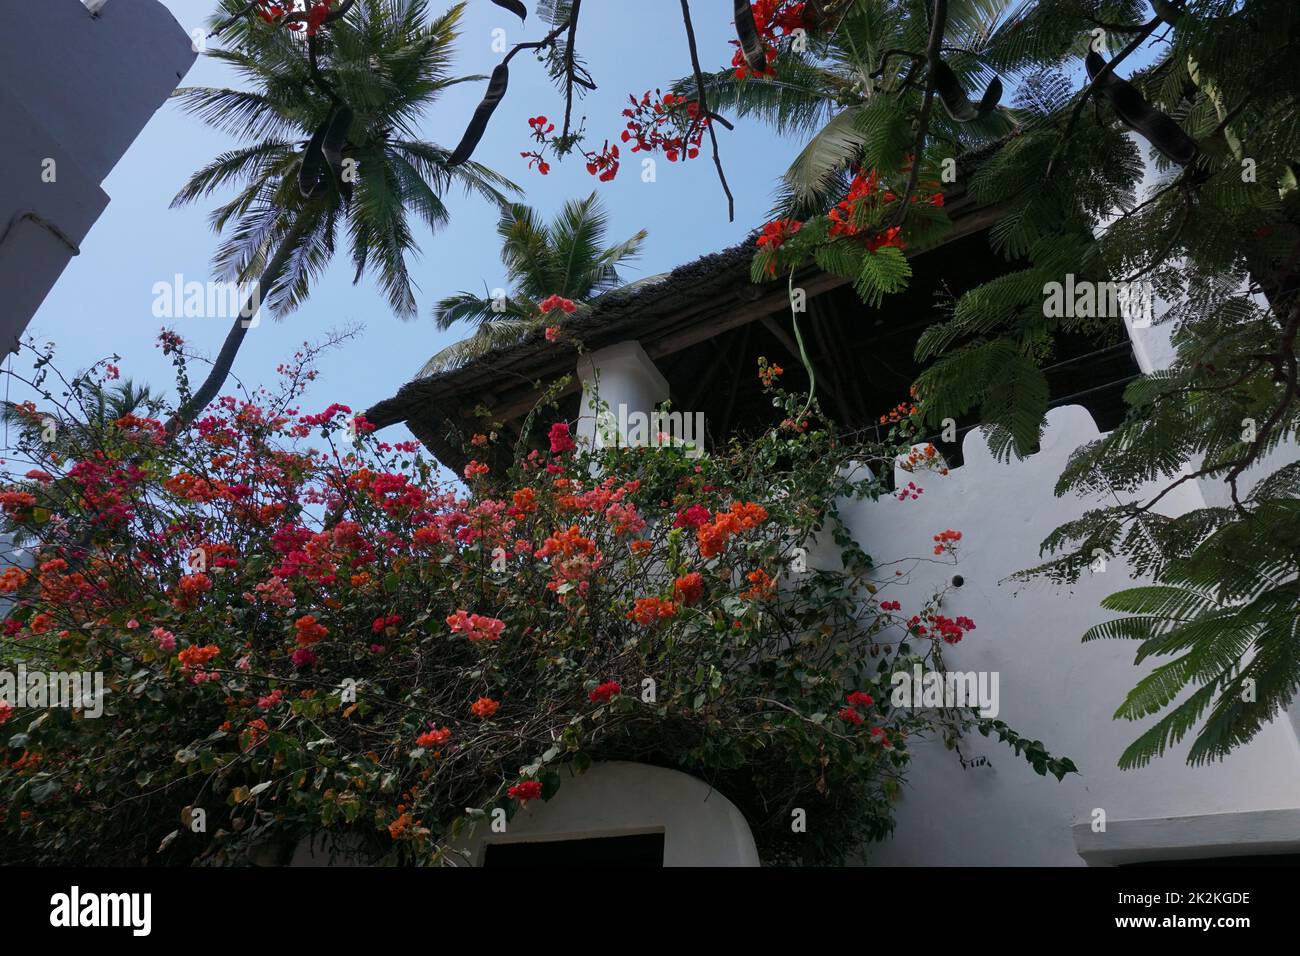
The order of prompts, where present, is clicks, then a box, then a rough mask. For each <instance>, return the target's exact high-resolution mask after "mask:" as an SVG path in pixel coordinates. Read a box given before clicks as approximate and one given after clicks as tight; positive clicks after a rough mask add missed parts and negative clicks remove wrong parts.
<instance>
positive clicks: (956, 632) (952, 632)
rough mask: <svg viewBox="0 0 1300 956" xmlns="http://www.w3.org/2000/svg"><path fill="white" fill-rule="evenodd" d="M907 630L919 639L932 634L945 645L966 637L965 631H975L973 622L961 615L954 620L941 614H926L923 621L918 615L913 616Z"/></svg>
mask: <svg viewBox="0 0 1300 956" xmlns="http://www.w3.org/2000/svg"><path fill="white" fill-rule="evenodd" d="M907 628H908V630H909V631H910V632H911V633H913V634H916V635H918V636H920V637H925V636H927V635H930V634H933V635H934V636H936V637H941V638H943V640H944V642H945V643H948V644H956V643H958V642H959V641H960V640H961V639H962V638H963V637H965V636H966V632H967V631H973V630H975V622H974V621H972V620H971V619H970V618H968V617H966V616H965V615H962V614H959V615H957V617H955V618H948V617H944V616H943V615H942V614H928V615H926V617H925V620H924V621H922V619H921V616H920V615H919V614H914V615H912V617H911V619H910V620H908V622H907Z"/></svg>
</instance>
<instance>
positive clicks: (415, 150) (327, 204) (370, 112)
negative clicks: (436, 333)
mask: <svg viewBox="0 0 1300 956" xmlns="http://www.w3.org/2000/svg"><path fill="white" fill-rule="evenodd" d="M247 7H248V4H247V3H246V2H244V0H222V2H221V7H220V9H219V10H218V12H217V13H216V14H215V15H214V16H213V18H212V24H213V26H214V27H215V26H216V25H217V24H219V23H222V22H223V21H228V20H229V22H228V23H227V25H226V27H225V29H224V31H223V32H222V35H221V37H222V43H223V46H221V47H216V48H213V49H210V50H208V52H207V55H208V56H210V57H212V58H214V59H216V60H219V61H221V62H222V63H224V64H226V65H227V66H228V67H230V68H231V69H232V70H233V71H234V72H235V73H236V74H237V75H238V76H239V77H240V78H241V79H243V80H245V81H246V82H247V84H248V88H247V89H220V88H208V87H182V88H181V89H178V90H176V92H175V93H174V94H173V96H174V97H175V98H176V100H177V101H178V103H179V104H180V106H181V108H182V109H184V110H185V111H186V112H189V113H192V114H194V115H195V116H197V117H198V118H199V119H201V120H203V122H205V123H207V124H208V125H209V126H212V127H214V128H216V129H218V130H221V131H222V132H226V133H229V134H231V135H233V136H236V137H238V138H239V139H240V140H242V141H243V142H244V143H245V144H246V145H242V146H240V147H238V148H236V149H232V150H229V151H227V152H225V153H222V154H221V155H219V156H218V157H217V158H216V159H214V160H213V161H212V162H211V163H209V164H208V165H207V166H205V167H203V168H202V169H200V170H198V171H197V172H195V173H194V174H193V175H191V176H190V178H189V180H188V181H187V182H186V183H185V185H184V186H183V187H182V188H181V190H180V192H179V193H177V195H176V197H175V199H174V200H173V201H172V204H173V205H175V206H180V205H186V204H188V203H191V202H194V201H196V200H198V199H200V198H205V197H207V196H210V195H212V194H214V193H216V192H218V191H219V190H224V189H227V188H234V189H235V190H236V194H235V196H234V197H233V198H232V199H230V200H229V201H227V202H225V203H223V204H222V205H220V206H218V207H217V208H216V209H214V210H213V211H212V214H211V216H210V222H211V224H212V226H213V228H214V229H215V230H216V231H218V232H226V233H227V235H226V237H225V238H224V239H223V241H222V243H221V245H220V246H219V247H218V249H217V252H216V254H215V256H214V264H215V265H216V267H217V270H218V272H219V274H220V275H222V276H223V277H226V278H230V279H241V280H243V281H249V280H251V279H254V278H256V277H257V276H259V275H260V274H262V272H263V271H264V270H266V269H267V266H268V264H269V263H271V262H272V261H274V260H275V259H276V258H277V256H276V252H277V251H278V250H280V249H281V247H282V244H284V243H287V244H288V252H289V257H288V260H287V264H286V265H285V267H284V268H283V270H282V271H281V272H280V274H277V275H269V276H267V277H266V278H265V280H264V281H265V282H266V284H267V285H268V286H269V288H267V289H265V290H264V293H263V295H262V300H263V301H264V302H266V303H267V304H268V305H269V306H270V307H271V309H272V310H274V311H275V312H276V313H278V314H286V313H288V312H290V311H292V310H294V309H296V308H297V307H298V306H300V305H301V304H302V303H303V302H304V301H306V299H307V297H308V295H309V294H310V290H311V286H312V284H313V282H314V281H315V280H316V279H317V278H318V277H319V276H320V274H321V273H322V272H323V271H324V269H325V267H326V266H327V265H328V264H329V262H330V261H331V260H332V259H333V257H334V253H335V250H336V249H337V248H338V247H339V246H341V245H343V244H345V243H346V245H347V247H348V251H349V254H350V257H351V260H352V265H353V268H354V269H355V272H356V281H360V279H361V276H362V275H363V274H364V273H366V272H370V273H372V275H373V276H374V278H375V280H376V282H377V283H378V285H379V287H380V288H381V289H382V290H383V292H384V294H385V297H386V298H387V300H388V303H389V306H390V307H391V308H392V310H393V312H394V313H395V314H396V315H398V316H399V317H401V318H411V317H413V316H414V314H415V295H414V291H413V284H412V281H411V276H410V271H409V268H408V259H409V257H410V256H411V255H412V254H414V253H415V252H416V251H417V244H416V240H415V235H414V232H413V230H412V228H411V225H410V222H409V219H410V215H411V214H412V213H414V214H415V215H416V216H417V217H418V218H419V219H420V220H421V221H423V222H424V224H425V225H426V226H427V227H428V228H429V229H431V230H438V229H440V228H441V227H442V226H443V225H445V224H446V222H447V220H448V218H449V214H448V211H447V209H446V207H445V205H444V204H443V200H442V197H443V196H445V195H446V194H447V193H448V192H449V191H450V190H451V189H452V188H461V189H464V190H466V191H468V192H474V193H477V194H478V195H480V196H482V197H483V198H485V199H487V200H488V201H489V202H491V203H493V204H500V203H502V202H504V201H505V195H504V193H503V190H514V189H516V187H515V186H514V184H513V183H511V182H509V181H508V180H506V179H504V178H502V177H501V176H499V175H497V174H496V173H494V172H492V171H491V170H490V169H488V168H487V167H485V166H481V165H479V164H477V163H465V164H464V165H461V166H457V167H448V166H447V158H448V156H449V155H450V153H449V151H448V150H446V149H444V148H443V147H441V146H438V145H435V144H432V143H426V142H423V141H420V140H417V139H414V138H413V135H414V134H413V132H412V130H413V127H414V125H415V123H416V121H417V120H418V119H419V118H420V117H421V116H423V114H424V112H425V111H426V110H427V109H428V107H429V106H430V105H431V104H432V103H433V102H434V101H435V100H436V99H437V98H438V97H439V96H440V95H441V94H442V92H443V91H444V90H446V89H447V88H448V87H450V86H452V85H454V84H456V83H459V82H463V81H464V80H477V79H481V77H465V78H462V79H456V78H452V77H450V76H449V75H448V70H449V67H450V65H451V52H452V43H453V41H454V40H455V38H456V28H457V26H458V25H459V22H460V16H461V13H462V10H463V4H459V5H455V6H453V7H451V8H450V9H449V10H448V11H446V12H445V13H443V14H442V15H440V16H436V17H431V15H430V12H429V4H428V2H427V0H400V2H390V0H357V3H356V4H355V5H354V6H353V7H352V8H351V10H350V11H349V13H348V14H347V16H346V17H344V18H343V19H341V20H339V21H336V22H333V23H331V24H330V25H329V27H328V28H327V29H323V30H322V31H321V33H320V34H319V36H318V37H317V38H315V39H314V40H313V44H314V46H318V47H319V50H320V53H319V57H318V60H319V71H320V76H319V78H318V77H316V76H314V75H313V71H312V61H311V58H310V57H309V56H308V54H307V48H306V45H305V44H304V43H303V42H302V40H301V39H300V38H298V37H296V36H294V35H293V34H292V33H290V32H289V31H288V30H286V29H282V28H277V27H274V26H272V25H270V24H267V23H264V22H263V21H262V20H261V19H259V18H258V17H256V16H254V15H252V14H248V13H247V10H246V8H247ZM241 12H242V13H244V14H246V15H243V16H237V14H240V13H241ZM232 18H233V19H232ZM327 90H329V91H332V92H330V93H327ZM335 99H337V100H338V101H341V102H342V103H345V104H347V105H348V106H349V107H350V108H351V109H352V110H353V113H354V118H353V121H352V124H351V127H350V129H349V130H348V134H347V141H346V143H345V145H344V148H343V151H342V156H343V160H344V162H345V163H346V162H353V163H355V165H354V166H351V167H350V168H352V169H353V170H355V184H354V185H353V188H351V189H343V188H338V187H337V186H335V185H331V187H330V188H329V189H328V190H327V192H326V193H325V195H323V196H321V197H319V198H314V199H304V198H303V196H302V195H301V193H300V192H299V189H298V184H297V178H298V170H299V167H300V166H301V165H302V159H303V153H302V152H301V150H300V144H301V142H302V141H303V140H306V139H308V138H310V137H311V135H312V133H313V131H315V130H316V129H317V128H318V127H320V125H321V124H322V122H324V121H325V120H326V118H327V117H329V116H330V114H331V112H332V110H333V109H334V105H335Z"/></svg>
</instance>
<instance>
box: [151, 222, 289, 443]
mask: <svg viewBox="0 0 1300 956" xmlns="http://www.w3.org/2000/svg"><path fill="white" fill-rule="evenodd" d="M310 221H311V217H310V216H308V215H305V214H304V213H302V212H300V213H299V214H298V216H297V217H295V219H294V224H293V225H292V226H291V227H290V228H289V231H288V232H287V233H285V234H284V236H282V237H281V238H280V243H279V245H278V246H277V247H276V250H275V253H274V254H273V255H272V256H271V259H270V261H269V262H268V263H267V264H266V268H265V269H263V270H262V275H261V277H260V278H259V279H258V280H257V287H256V288H254V289H253V291H252V292H251V293H250V294H249V296H248V298H247V299H246V300H245V302H244V305H243V308H241V309H240V310H239V312H238V313H237V314H236V315H235V321H234V322H233V323H232V324H231V326H230V331H229V332H227V333H226V340H225V342H223V343H222V344H221V351H220V352H218V353H217V357H216V359H215V360H213V362H212V370H211V371H210V372H208V375H207V377H206V378H205V379H204V380H203V384H202V385H200V386H199V387H198V389H197V390H196V391H195V392H194V393H193V394H192V395H191V396H190V399H189V401H187V402H185V403H184V404H183V405H181V407H180V408H179V409H177V410H176V414H175V415H173V416H172V417H171V420H170V421H168V422H167V432H166V435H167V440H168V441H171V440H172V439H173V438H174V437H175V436H176V435H177V434H178V433H179V432H181V431H183V430H184V429H185V428H187V427H189V425H190V424H191V423H192V422H193V421H194V419H195V418H197V417H198V415H199V413H200V412H202V411H203V409H205V408H207V406H208V403H209V402H211V401H212V400H213V399H214V398H216V397H217V393H218V392H219V391H221V386H222V385H224V384H225V382H226V379H227V378H229V377H230V369H231V368H232V367H233V366H234V364H235V356H237V355H238V354H239V349H240V347H241V346H242V345H243V344H244V336H245V335H247V334H248V330H249V328H250V322H249V320H250V319H251V318H252V317H253V316H254V315H255V314H256V310H257V309H260V308H261V304H262V303H263V302H264V301H265V300H266V293H267V292H269V291H270V290H271V289H272V288H273V287H274V286H275V283H276V282H278V281H279V279H280V277H281V276H282V275H283V274H284V270H285V267H286V266H287V265H288V264H289V257H290V256H292V255H293V251H294V249H295V248H296V247H297V246H298V244H299V243H300V242H301V241H302V238H303V235H304V233H305V232H306V231H307V229H306V224H307V223H308V222H310ZM245 315H247V316H248V318H245Z"/></svg>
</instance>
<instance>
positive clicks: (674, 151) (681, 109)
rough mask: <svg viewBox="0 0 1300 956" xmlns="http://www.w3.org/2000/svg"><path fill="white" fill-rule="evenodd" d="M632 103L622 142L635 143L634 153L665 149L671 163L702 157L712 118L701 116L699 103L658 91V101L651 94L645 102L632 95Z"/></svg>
mask: <svg viewBox="0 0 1300 956" xmlns="http://www.w3.org/2000/svg"><path fill="white" fill-rule="evenodd" d="M628 100H629V101H630V102H631V103H632V106H631V108H630V109H625V110H623V115H624V116H626V117H627V118H628V121H627V129H625V130H623V133H622V139H623V142H625V143H628V142H631V143H632V152H634V153H645V152H654V151H655V150H658V149H662V150H663V152H664V156H665V157H666V158H667V159H668V161H669V162H670V163H675V162H677V160H678V159H694V158H695V157H696V156H698V155H699V154H700V142H701V141H702V140H703V138H704V130H705V128H706V127H708V125H709V118H708V117H707V116H700V104H699V102H698V101H696V100H688V99H686V98H685V97H683V96H676V95H674V94H672V93H664V94H660V92H659V91H658V90H655V97H654V99H651V98H650V91H649V90H647V91H646V92H645V94H644V95H643V96H642V97H641V99H639V100H638V99H637V98H636V97H635V96H630V95H629V96H628Z"/></svg>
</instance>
